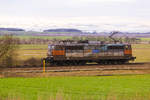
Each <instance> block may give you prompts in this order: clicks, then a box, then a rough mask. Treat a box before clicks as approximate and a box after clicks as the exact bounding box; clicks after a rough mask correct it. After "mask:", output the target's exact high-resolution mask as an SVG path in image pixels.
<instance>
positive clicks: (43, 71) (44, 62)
mask: <svg viewBox="0 0 150 100" xmlns="http://www.w3.org/2000/svg"><path fill="white" fill-rule="evenodd" d="M43 73H45V59H44V60H43Z"/></svg>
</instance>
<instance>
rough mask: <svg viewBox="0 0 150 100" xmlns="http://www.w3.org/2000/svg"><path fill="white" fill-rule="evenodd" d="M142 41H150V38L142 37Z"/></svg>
mask: <svg viewBox="0 0 150 100" xmlns="http://www.w3.org/2000/svg"><path fill="white" fill-rule="evenodd" d="M141 40H142V41H150V38H141Z"/></svg>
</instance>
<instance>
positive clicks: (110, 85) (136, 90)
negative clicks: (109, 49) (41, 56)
mask: <svg viewBox="0 0 150 100" xmlns="http://www.w3.org/2000/svg"><path fill="white" fill-rule="evenodd" d="M149 84H150V75H132V76H97V77H50V78H1V79H0V100H149V98H150V87H149Z"/></svg>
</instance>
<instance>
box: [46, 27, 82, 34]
mask: <svg viewBox="0 0 150 100" xmlns="http://www.w3.org/2000/svg"><path fill="white" fill-rule="evenodd" d="M43 32H76V33H82V31H81V30H78V29H63V28H61V29H48V30H44V31H43Z"/></svg>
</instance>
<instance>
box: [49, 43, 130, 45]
mask: <svg viewBox="0 0 150 100" xmlns="http://www.w3.org/2000/svg"><path fill="white" fill-rule="evenodd" d="M49 45H54V46H56V45H59V46H83V45H107V46H125V45H129V44H100V43H99V44H98V43H78V44H76V43H71V44H61V43H60V44H49Z"/></svg>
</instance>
